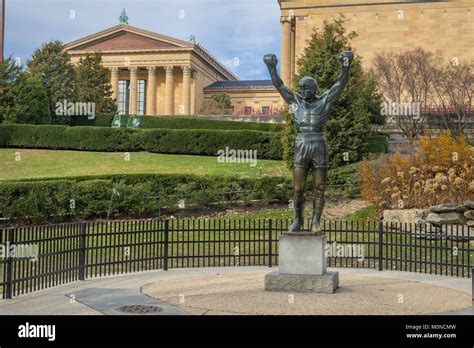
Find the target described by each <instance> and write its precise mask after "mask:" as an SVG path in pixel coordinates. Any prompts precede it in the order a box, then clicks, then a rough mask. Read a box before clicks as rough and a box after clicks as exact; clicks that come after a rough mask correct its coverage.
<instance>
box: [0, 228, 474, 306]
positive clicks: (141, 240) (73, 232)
mask: <svg viewBox="0 0 474 348" xmlns="http://www.w3.org/2000/svg"><path fill="white" fill-rule="evenodd" d="M289 223H290V221H288V220H284V219H266V220H263V219H261V220H223V219H196V220H160V219H153V220H133V221H107V222H83V223H67V224H59V225H49V226H32V227H12V228H3V229H0V242H1V245H2V246H3V247H2V250H3V257H2V258H1V259H0V274H1V278H0V280H1V282H0V291H1V293H2V297H3V298H7V299H8V298H12V297H14V296H19V295H22V294H25V293H29V292H33V291H37V290H41V289H45V288H49V287H53V286H58V285H61V284H66V283H69V282H73V281H78V280H85V279H90V278H96V277H102V276H108V275H115V274H123V273H131V272H139V271H147V270H157V269H163V270H165V271H166V270H168V269H170V268H182V267H221V266H269V267H272V266H275V265H278V238H279V236H280V235H281V234H282V233H283V232H285V231H287V229H288V227H289ZM322 228H323V232H324V233H325V235H326V236H327V241H328V248H327V255H328V266H329V267H357V268H372V269H378V270H380V271H383V270H398V271H407V272H422V273H430V274H439V275H447V276H456V277H470V276H471V273H470V272H471V271H470V267H472V266H473V265H474V248H473V245H474V229H473V228H470V227H468V226H458V225H453V226H445V227H444V228H443V229H436V230H434V228H433V227H432V226H431V227H427V226H423V225H417V226H412V225H406V224H387V223H381V222H377V221H374V222H347V221H325V222H324V223H323V225H322Z"/></svg>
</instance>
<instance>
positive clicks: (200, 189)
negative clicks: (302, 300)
mask: <svg viewBox="0 0 474 348" xmlns="http://www.w3.org/2000/svg"><path fill="white" fill-rule="evenodd" d="M276 188H277V189H276ZM114 189H115V191H116V192H117V193H118V194H114V193H113V192H114ZM242 190H247V191H254V192H251V193H250V196H251V197H252V199H268V200H271V201H281V202H287V201H288V199H289V198H290V197H291V194H292V185H291V179H290V178H285V177H272V178H271V177H264V178H262V179H240V178H232V177H229V178H222V177H219V178H218V179H217V178H216V177H199V176H193V175H169V174H168V175H166V174H163V175H149V174H145V175H115V176H108V177H107V176H98V177H77V178H67V179H63V180H55V179H49V180H48V179H46V180H32V181H28V182H21V181H3V182H0V196H1V197H2V198H3V199H2V200H1V201H0V218H7V219H12V220H17V221H22V222H23V221H45V220H46V221H51V220H53V221H54V220H56V221H60V220H65V219H68V220H71V219H77V220H80V219H90V218H105V217H106V216H107V214H108V212H109V207H111V210H110V216H111V217H114V218H116V217H144V216H152V215H153V213H154V212H155V211H156V210H157V208H159V207H163V206H166V207H167V210H168V211H173V210H175V209H177V204H178V202H179V200H180V199H184V200H185V203H186V206H189V205H194V206H197V207H205V206H206V205H208V204H209V203H214V202H218V201H223V200H224V198H226V199H227V200H241V199H242V195H239V194H237V195H234V196H233V197H224V196H223V193H224V192H229V191H242ZM152 197H158V198H152ZM111 199H112V204H111ZM72 203H73V204H72Z"/></svg>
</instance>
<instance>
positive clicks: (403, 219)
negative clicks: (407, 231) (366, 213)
mask: <svg viewBox="0 0 474 348" xmlns="http://www.w3.org/2000/svg"><path fill="white" fill-rule="evenodd" d="M427 213H428V212H427V211H426V210H423V209H394V210H384V212H383V221H384V222H387V223H397V224H405V223H406V224H412V225H414V224H416V223H418V222H417V221H420V220H423V219H424V218H425V216H426V214H427Z"/></svg>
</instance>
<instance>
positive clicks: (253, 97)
mask: <svg viewBox="0 0 474 348" xmlns="http://www.w3.org/2000/svg"><path fill="white" fill-rule="evenodd" d="M218 93H225V94H227V95H229V97H230V100H231V103H232V106H233V107H234V114H243V113H244V108H245V107H251V108H253V109H256V110H261V108H262V106H269V107H272V108H283V107H285V104H284V102H283V100H282V98H281V97H280V94H279V93H278V92H277V91H276V90H275V89H257V88H255V89H241V90H237V89H236V90H229V89H222V90H219V91H205V92H204V99H205V100H208V99H209V98H211V97H212V95H214V94H218Z"/></svg>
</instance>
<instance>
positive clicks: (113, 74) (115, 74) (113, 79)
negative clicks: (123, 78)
mask: <svg viewBox="0 0 474 348" xmlns="http://www.w3.org/2000/svg"><path fill="white" fill-rule="evenodd" d="M110 84H111V85H112V99H115V101H118V84H119V69H118V68H110Z"/></svg>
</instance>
